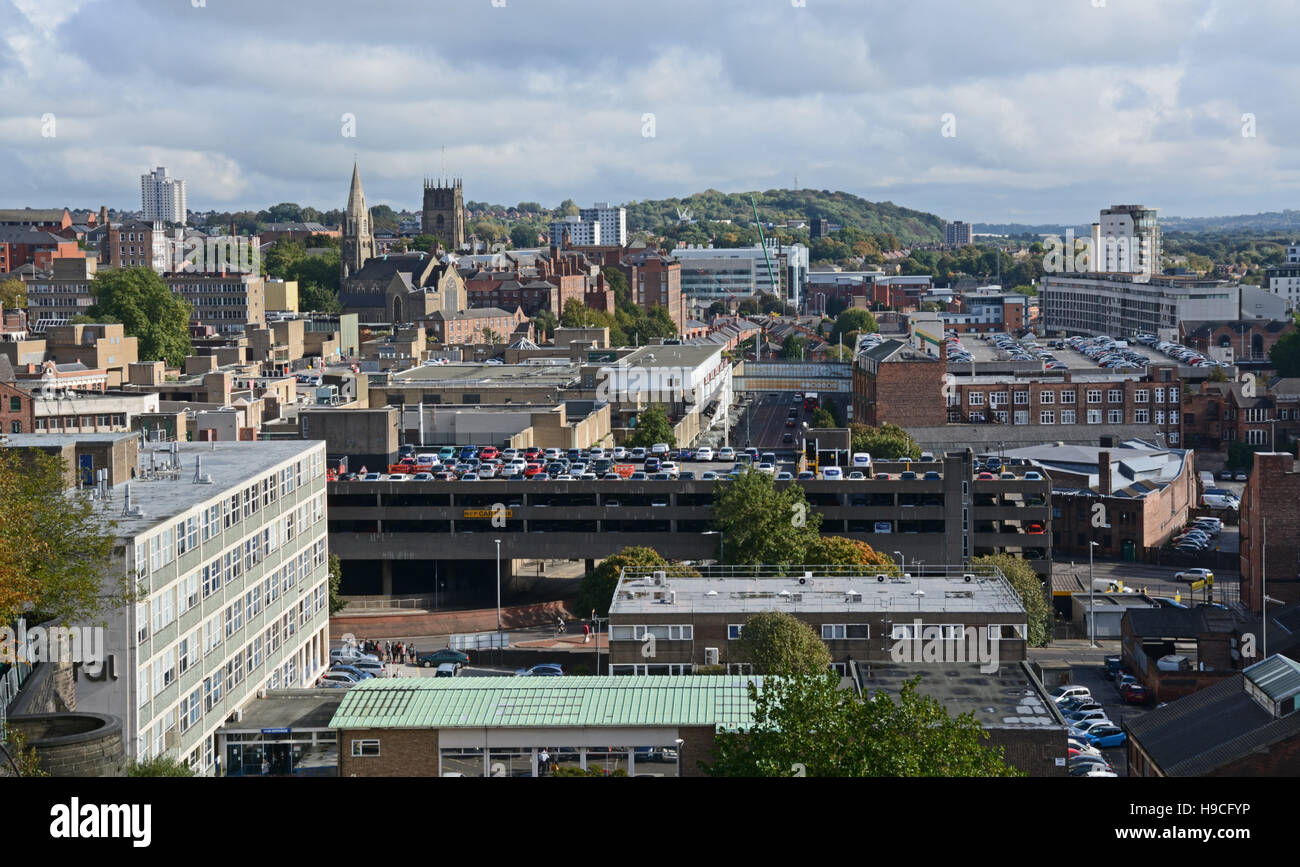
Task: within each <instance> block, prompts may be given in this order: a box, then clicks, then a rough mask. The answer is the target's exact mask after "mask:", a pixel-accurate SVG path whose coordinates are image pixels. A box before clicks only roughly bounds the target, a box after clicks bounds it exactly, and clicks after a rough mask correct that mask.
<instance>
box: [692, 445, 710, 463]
mask: <svg viewBox="0 0 1300 867" xmlns="http://www.w3.org/2000/svg"><path fill="white" fill-rule="evenodd" d="M695 460H697V461H711V460H713V449H711V448H709V447H708V446H700V447H699V448H698V449H696V450H695Z"/></svg>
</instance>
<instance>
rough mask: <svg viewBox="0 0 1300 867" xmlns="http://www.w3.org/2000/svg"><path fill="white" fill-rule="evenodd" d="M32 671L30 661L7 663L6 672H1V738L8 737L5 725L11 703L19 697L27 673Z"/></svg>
mask: <svg viewBox="0 0 1300 867" xmlns="http://www.w3.org/2000/svg"><path fill="white" fill-rule="evenodd" d="M31 673H32V666H31V663H29V662H16V663H14V664H13V665H7V666H6V667H5V669H4V672H3V673H0V740H3V739H4V738H5V737H6V728H5V726H6V722H7V721H8V719H9V705H10V704H11V703H12V702H13V700H14V699H16V698H17V697H18V691H19V690H20V689H22V687H23V683H24V682H25V681H26V680H27V675H29V674H31Z"/></svg>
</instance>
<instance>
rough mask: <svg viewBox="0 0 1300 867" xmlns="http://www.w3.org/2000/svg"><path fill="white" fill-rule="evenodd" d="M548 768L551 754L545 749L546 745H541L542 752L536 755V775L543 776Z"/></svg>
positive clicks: (549, 767)
mask: <svg viewBox="0 0 1300 867" xmlns="http://www.w3.org/2000/svg"><path fill="white" fill-rule="evenodd" d="M550 769H551V754H550V753H548V752H547V751H546V747H542V754H541V755H539V756H538V757H537V775H538V776H539V777H544V776H546V773H547V771H549V770H550Z"/></svg>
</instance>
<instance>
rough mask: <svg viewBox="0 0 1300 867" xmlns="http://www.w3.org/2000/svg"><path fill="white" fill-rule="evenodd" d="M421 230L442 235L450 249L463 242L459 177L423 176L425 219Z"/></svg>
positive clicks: (462, 215) (463, 211)
mask: <svg viewBox="0 0 1300 867" xmlns="http://www.w3.org/2000/svg"><path fill="white" fill-rule="evenodd" d="M420 231H422V232H424V234H426V235H433V236H434V237H436V238H441V239H442V240H443V242H444V243H446V244H447V245H448V246H449V247H450V248H451V251H452V252H460V248H461V247H463V246H464V245H465V200H464V197H463V195H462V193H461V189H460V178H454V179H452V180H450V181H444V180H438V181H431V180H429V179H428V178H425V179H424V221H423V225H422V226H421V229H420Z"/></svg>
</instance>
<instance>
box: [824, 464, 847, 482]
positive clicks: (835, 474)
mask: <svg viewBox="0 0 1300 867" xmlns="http://www.w3.org/2000/svg"><path fill="white" fill-rule="evenodd" d="M822 478H823V479H828V480H833V481H837V482H838V481H840V480H841V479H843V478H844V471H843V470H841V469H840V468H839V467H826V468H825V469H823V470H822Z"/></svg>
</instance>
